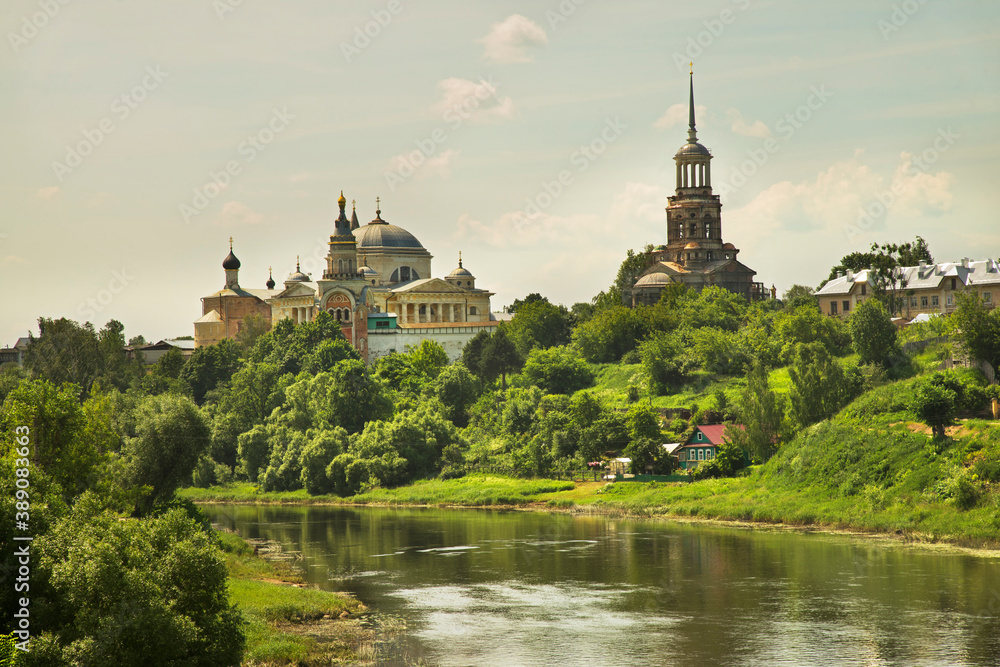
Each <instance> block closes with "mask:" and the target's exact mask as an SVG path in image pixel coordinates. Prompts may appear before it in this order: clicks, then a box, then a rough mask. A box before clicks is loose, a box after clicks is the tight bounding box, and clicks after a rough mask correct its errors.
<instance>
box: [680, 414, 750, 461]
mask: <svg viewBox="0 0 1000 667" xmlns="http://www.w3.org/2000/svg"><path fill="white" fill-rule="evenodd" d="M740 428H742V427H740ZM725 431H726V425H725V424H706V425H704V426H695V427H694V432H693V433H692V434H691V437H689V438H688V439H687V441H686V442H685V443H684V444H683V445H682V446H681V447H680V448H679V450H678V451H677V460H678V461H679V462H680V464H681V465H680V467H681V470H694V469H695V468H697V467H698V464H699V463H702V462H704V461H711V460H712V459H714V458H715V456H716V454H718V449H719V445H721V444H722V443H724V442H726V436H725Z"/></svg>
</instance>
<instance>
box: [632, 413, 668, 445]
mask: <svg viewBox="0 0 1000 667" xmlns="http://www.w3.org/2000/svg"><path fill="white" fill-rule="evenodd" d="M625 423H626V425H627V426H628V435H629V438H631V440H632V442H638V441H639V440H655V441H656V442H657V444H662V443H661V442H660V441H661V440H662V438H661V437H660V415H659V413H658V412H656V410H653V408H651V407H649V406H648V405H633V406H632V407H630V408H629V409H628V412H627V413H626V414H625Z"/></svg>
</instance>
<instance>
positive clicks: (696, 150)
mask: <svg viewBox="0 0 1000 667" xmlns="http://www.w3.org/2000/svg"><path fill="white" fill-rule="evenodd" d="M677 155H678V156H680V155H706V156H710V155H711V153H709V152H708V149H707V148H705V147H704V146H702V145H701V144H699V143H698V142H697V141H696V142H694V143H690V142H688V143H686V144H684V145H683V146H681V147H680V149H678V151H677Z"/></svg>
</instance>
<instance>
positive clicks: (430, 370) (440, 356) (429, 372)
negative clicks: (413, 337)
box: [407, 339, 448, 380]
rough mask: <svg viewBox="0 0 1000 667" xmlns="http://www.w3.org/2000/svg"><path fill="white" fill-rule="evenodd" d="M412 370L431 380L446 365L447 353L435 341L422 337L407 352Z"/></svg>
mask: <svg viewBox="0 0 1000 667" xmlns="http://www.w3.org/2000/svg"><path fill="white" fill-rule="evenodd" d="M407 353H408V354H409V356H410V363H411V364H412V365H413V370H414V371H416V372H417V373H419V374H420V375H422V376H423V377H424V378H426V379H427V380H433V379H434V378H436V377H437V376H438V373H440V372H441V370H442V369H444V368H445V366H447V365H448V353H447V352H445V350H444V348H443V347H441V344H440V343H438V342H437V341H433V340H429V339H424V340H422V341H420V345H418V346H416V347H415V348H413V349H412V350H408V352H407Z"/></svg>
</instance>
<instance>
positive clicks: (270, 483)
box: [259, 423, 309, 491]
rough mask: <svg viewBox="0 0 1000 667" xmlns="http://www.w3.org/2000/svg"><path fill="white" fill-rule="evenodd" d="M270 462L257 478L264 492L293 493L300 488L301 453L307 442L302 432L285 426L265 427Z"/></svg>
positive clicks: (278, 424)
mask: <svg viewBox="0 0 1000 667" xmlns="http://www.w3.org/2000/svg"><path fill="white" fill-rule="evenodd" d="M267 431H268V436H269V438H268V439H269V449H270V460H269V461H268V464H267V469H266V470H265V471H264V474H263V475H261V476H260V477H259V481H260V487H261V489H263V490H264V491H295V490H297V489H300V488H302V453H303V452H304V451H305V449H306V445H307V444H308V442H309V440H308V438H307V437H306V434H305V433H303V432H302V431H294V430H292V429H290V428H288V426H287V425H285V424H280V423H273V424H268V425H267Z"/></svg>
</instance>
